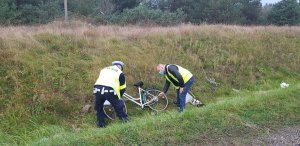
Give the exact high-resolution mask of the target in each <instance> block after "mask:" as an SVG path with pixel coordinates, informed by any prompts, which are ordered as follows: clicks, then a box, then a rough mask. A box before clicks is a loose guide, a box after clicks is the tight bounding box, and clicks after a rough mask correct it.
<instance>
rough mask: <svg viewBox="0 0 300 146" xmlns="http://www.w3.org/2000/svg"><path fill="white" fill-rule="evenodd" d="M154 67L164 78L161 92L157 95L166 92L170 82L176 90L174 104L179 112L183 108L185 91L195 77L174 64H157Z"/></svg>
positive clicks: (188, 88)
mask: <svg viewBox="0 0 300 146" xmlns="http://www.w3.org/2000/svg"><path fill="white" fill-rule="evenodd" d="M156 68H157V70H158V71H159V74H160V75H163V76H164V77H165V78H166V83H165V86H164V89H163V92H161V93H160V94H159V96H161V95H163V94H166V93H167V91H168V89H169V87H170V83H172V85H173V86H174V87H175V88H176V92H177V102H176V104H177V106H179V112H182V111H183V110H184V108H185V99H186V95H187V92H188V91H189V90H190V88H191V86H192V84H193V83H194V81H195V77H194V76H193V74H192V73H191V72H190V71H188V70H187V69H185V68H183V67H181V66H179V65H175V64H159V65H157V67H156Z"/></svg>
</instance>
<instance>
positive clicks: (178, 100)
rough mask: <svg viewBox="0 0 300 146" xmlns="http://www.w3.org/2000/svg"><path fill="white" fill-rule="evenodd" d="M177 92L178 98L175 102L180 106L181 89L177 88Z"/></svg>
mask: <svg viewBox="0 0 300 146" xmlns="http://www.w3.org/2000/svg"><path fill="white" fill-rule="evenodd" d="M176 94H177V100H176V102H175V104H176V106H178V107H179V105H180V98H179V96H180V94H179V89H176Z"/></svg>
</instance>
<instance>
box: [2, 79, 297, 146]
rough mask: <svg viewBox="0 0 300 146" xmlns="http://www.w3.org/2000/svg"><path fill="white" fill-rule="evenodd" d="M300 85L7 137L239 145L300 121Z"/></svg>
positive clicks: (39, 141) (32, 141)
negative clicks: (121, 119)
mask: <svg viewBox="0 0 300 146" xmlns="http://www.w3.org/2000/svg"><path fill="white" fill-rule="evenodd" d="M299 89H300V85H299V84H298V85H293V86H292V87H289V88H288V89H275V90H270V91H268V92H266V93H255V92H253V93H250V94H249V93H241V94H240V95H239V96H237V97H232V98H228V99H226V100H223V101H219V102H217V103H211V104H209V105H207V106H205V107H203V108H196V107H188V109H187V110H186V111H185V112H184V113H183V114H180V113H178V112H177V111H175V110H173V111H168V112H165V113H161V114H158V115H156V116H151V115H146V116H144V117H143V118H134V119H132V120H131V122H130V123H125V124H123V123H119V122H118V123H114V124H112V125H109V127H107V128H105V129H100V128H96V127H95V126H94V125H90V124H87V125H84V124H83V125H81V126H82V127H80V131H77V132H76V131H72V129H70V128H66V127H62V126H59V125H56V126H55V125H52V126H51V125H47V126H38V127H37V129H35V130H34V131H32V132H30V133H28V134H26V135H25V134H23V135H22V137H14V138H11V139H10V137H9V136H7V135H5V134H4V135H3V137H5V138H7V139H4V142H3V143H5V142H7V143H8V144H13V143H15V142H20V143H15V144H21V145H24V144H28V145H132V144H141V145H163V144H171V145H174V144H201V143H203V144H204V143H208V144H217V143H220V141H218V139H219V138H220V137H222V138H224V139H227V140H228V141H230V140H231V141H233V140H235V142H238V143H239V144H251V139H252V138H255V137H259V136H264V135H265V134H264V133H265V132H266V131H267V130H269V129H276V128H280V127H283V126H293V125H297V124H299V122H300V116H299V115H300V109H299V104H300V100H299V99H300V90H299Z"/></svg>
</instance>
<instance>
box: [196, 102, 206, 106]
mask: <svg viewBox="0 0 300 146" xmlns="http://www.w3.org/2000/svg"><path fill="white" fill-rule="evenodd" d="M202 106H205V104H203V103H201V104H198V105H197V107H202Z"/></svg>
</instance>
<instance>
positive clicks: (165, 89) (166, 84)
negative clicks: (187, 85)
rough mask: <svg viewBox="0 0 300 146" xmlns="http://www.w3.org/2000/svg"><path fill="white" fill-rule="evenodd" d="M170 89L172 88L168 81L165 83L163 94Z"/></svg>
mask: <svg viewBox="0 0 300 146" xmlns="http://www.w3.org/2000/svg"><path fill="white" fill-rule="evenodd" d="M169 87H170V82H169V81H168V80H167V79H166V83H165V86H164V89H163V92H164V93H167V92H168V90H169Z"/></svg>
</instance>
